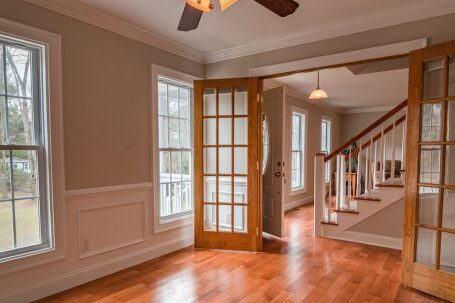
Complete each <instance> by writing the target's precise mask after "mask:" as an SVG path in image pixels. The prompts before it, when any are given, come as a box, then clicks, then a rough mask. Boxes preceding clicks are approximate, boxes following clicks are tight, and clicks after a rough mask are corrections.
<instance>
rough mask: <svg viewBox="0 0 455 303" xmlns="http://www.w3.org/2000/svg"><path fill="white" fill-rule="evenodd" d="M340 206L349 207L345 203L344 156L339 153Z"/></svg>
mask: <svg viewBox="0 0 455 303" xmlns="http://www.w3.org/2000/svg"><path fill="white" fill-rule="evenodd" d="M340 170H341V176H340V208H342V209H344V208H349V205H346V156H345V155H340Z"/></svg>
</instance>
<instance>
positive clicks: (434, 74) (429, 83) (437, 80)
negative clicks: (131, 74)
mask: <svg viewBox="0 0 455 303" xmlns="http://www.w3.org/2000/svg"><path fill="white" fill-rule="evenodd" d="M443 80H444V60H443V59H436V60H431V61H427V62H425V63H424V65H423V99H424V100H429V99H435V98H441V97H442V96H443V92H442V91H443Z"/></svg>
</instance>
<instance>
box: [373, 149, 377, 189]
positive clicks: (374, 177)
mask: <svg viewBox="0 0 455 303" xmlns="http://www.w3.org/2000/svg"><path fill="white" fill-rule="evenodd" d="M373 161H374V164H373V190H374V189H376V185H377V184H376V181H377V180H376V176H377V174H378V141H375V142H374V160H373Z"/></svg>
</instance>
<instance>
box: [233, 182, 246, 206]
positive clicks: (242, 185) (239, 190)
mask: <svg viewBox="0 0 455 303" xmlns="http://www.w3.org/2000/svg"><path fill="white" fill-rule="evenodd" d="M247 202H248V185H247V178H246V177H234V203H242V204H247Z"/></svg>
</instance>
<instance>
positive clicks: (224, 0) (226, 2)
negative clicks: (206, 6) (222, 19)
mask: <svg viewBox="0 0 455 303" xmlns="http://www.w3.org/2000/svg"><path fill="white" fill-rule="evenodd" d="M236 2H237V0H220V6H221V11H224V10H225V9H226V8H228V7H229V6H231V5H232V4H234V3H236Z"/></svg>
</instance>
